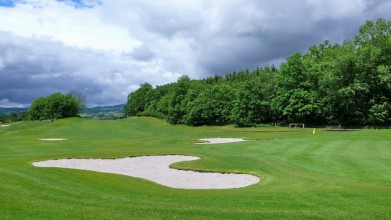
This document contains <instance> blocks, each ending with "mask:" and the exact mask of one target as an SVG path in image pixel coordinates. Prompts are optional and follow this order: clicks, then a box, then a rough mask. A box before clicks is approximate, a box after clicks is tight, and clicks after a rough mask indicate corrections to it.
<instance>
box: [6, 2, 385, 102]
mask: <svg viewBox="0 0 391 220" xmlns="http://www.w3.org/2000/svg"><path fill="white" fill-rule="evenodd" d="M390 12H391V1H389V0H343V1H341V0H295V1H292V0H273V1H268V0H213V1H211V0H186V1H185V0H160V1H155V0H143V1H140V0H0V107H22V106H29V105H30V104H31V102H32V101H33V100H34V99H36V98H38V97H41V96H47V95H50V94H52V93H54V92H63V93H66V92H69V91H78V92H81V93H82V94H84V95H85V96H86V100H87V104H88V105H89V106H95V105H112V104H119V103H125V102H126V97H127V95H128V94H129V92H132V91H134V90H135V89H137V88H138V86H139V85H140V84H141V83H143V82H149V83H151V84H152V85H160V84H165V83H169V82H173V81H176V80H177V79H178V77H179V76H181V75H188V76H190V77H191V78H195V79H199V78H202V77H205V76H208V75H212V74H216V73H220V74H224V73H226V72H230V71H234V70H241V69H244V68H248V69H253V68H255V67H256V66H263V65H267V64H273V63H274V64H276V65H277V66H278V65H279V64H280V63H281V62H283V61H284V59H285V58H286V57H287V56H289V55H290V54H292V53H294V52H296V51H301V52H305V51H306V49H307V48H308V47H309V46H310V45H314V44H320V43H322V42H323V41H324V40H326V39H328V40H330V41H331V42H332V43H341V42H342V41H343V39H347V38H351V37H353V36H354V35H355V34H356V33H357V30H358V28H359V26H360V25H362V24H363V23H364V22H365V21H366V20H375V19H377V18H385V19H387V20H390V18H391V13H390Z"/></svg>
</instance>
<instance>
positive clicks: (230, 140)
mask: <svg viewBox="0 0 391 220" xmlns="http://www.w3.org/2000/svg"><path fill="white" fill-rule="evenodd" d="M200 141H205V142H203V143H197V144H225V143H234V142H241V141H246V140H243V139H241V138H202V139H200Z"/></svg>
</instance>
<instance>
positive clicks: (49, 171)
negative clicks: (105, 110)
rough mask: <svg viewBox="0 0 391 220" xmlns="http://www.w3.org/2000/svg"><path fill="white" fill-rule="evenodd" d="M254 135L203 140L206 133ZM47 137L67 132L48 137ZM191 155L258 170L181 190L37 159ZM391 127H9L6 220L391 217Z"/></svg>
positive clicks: (0, 162)
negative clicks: (239, 179)
mask: <svg viewBox="0 0 391 220" xmlns="http://www.w3.org/2000/svg"><path fill="white" fill-rule="evenodd" d="M208 137H237V138H245V139H248V140H253V141H246V142H238V143H231V144H218V145H196V144H194V143H195V142H197V140H198V139H199V138H208ZM40 138H66V139H69V140H67V141H57V142H45V141H39V140H38V139H40ZM165 154H183V155H194V156H199V157H202V158H203V159H202V160H198V161H191V162H183V163H177V164H174V167H176V168H180V169H194V170H202V171H221V172H236V173H251V174H255V175H258V176H260V177H261V183H259V184H257V185H254V186H250V187H246V188H241V189H228V190H183V189H171V188H168V187H164V186H161V185H158V184H155V183H153V182H150V181H147V180H143V179H137V178H132V177H126V176H121V175H115V174H104V173H97V172H90V171H80V170H70V169H58V168H36V167H33V166H32V165H31V163H32V162H33V161H39V160H47V159H59V158H116V157H126V156H136V155H165ZM390 167H391V131H390V130H359V131H352V132H329V131H322V130H319V131H318V132H317V133H316V134H315V135H313V134H312V130H311V129H304V130H303V129H288V128H256V129H255V128H244V129H238V128H233V127H197V128H193V127H187V126H171V125H168V124H167V123H165V122H163V121H160V120H157V119H152V118H129V119H124V120H117V121H95V120H87V119H80V118H72V119H66V120H58V121H55V122H53V123H47V122H20V123H15V124H11V126H10V127H6V128H0V219H131V218H149V219H151V218H152V219H153V218H157V219H167V218H178V219H260V218H263V219H281V218H282V219H286V218H291V219H308V218H311V219H390V218H391V209H390V207H391V168H390Z"/></svg>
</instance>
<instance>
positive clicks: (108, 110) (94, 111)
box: [81, 104, 125, 115]
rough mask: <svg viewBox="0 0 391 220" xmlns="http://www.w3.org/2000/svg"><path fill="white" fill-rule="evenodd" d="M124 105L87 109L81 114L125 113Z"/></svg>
mask: <svg viewBox="0 0 391 220" xmlns="http://www.w3.org/2000/svg"><path fill="white" fill-rule="evenodd" d="M124 106H125V105H124V104H120V105H112V106H97V107H92V108H85V109H84V110H83V111H82V112H81V113H82V114H87V115H93V114H98V113H122V114H124V113H125V110H124Z"/></svg>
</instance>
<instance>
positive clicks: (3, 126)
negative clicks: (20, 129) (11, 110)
mask: <svg viewBox="0 0 391 220" xmlns="http://www.w3.org/2000/svg"><path fill="white" fill-rule="evenodd" d="M9 126H10V125H0V127H2V128H5V127H9Z"/></svg>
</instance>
